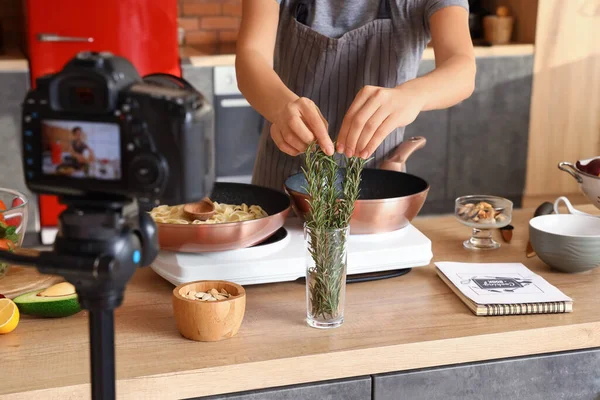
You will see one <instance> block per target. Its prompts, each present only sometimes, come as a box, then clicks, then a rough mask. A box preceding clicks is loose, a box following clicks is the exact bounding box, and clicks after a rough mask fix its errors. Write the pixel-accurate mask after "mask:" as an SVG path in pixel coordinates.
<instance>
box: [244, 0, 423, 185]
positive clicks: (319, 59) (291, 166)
mask: <svg viewBox="0 0 600 400" xmlns="http://www.w3.org/2000/svg"><path fill="white" fill-rule="evenodd" d="M300 2H302V5H303V6H306V4H309V3H310V2H306V1H302V0H300ZM392 6H393V7H397V5H396V2H395V1H393V2H391V3H390V1H389V0H381V6H380V12H379V17H378V18H377V19H376V20H374V21H371V22H370V23H368V24H366V25H363V26H361V27H359V28H357V29H354V30H352V31H349V32H347V33H345V34H344V35H343V36H341V37H340V38H337V39H336V38H330V37H328V36H325V35H322V34H320V33H319V32H316V31H314V30H312V29H311V28H310V27H308V26H306V25H304V24H303V23H302V15H306V10H305V9H304V10H302V7H300V6H299V1H298V0H296V1H294V0H283V1H282V2H281V9H280V16H279V27H278V32H277V45H276V47H275V60H274V69H275V72H276V73H277V74H278V75H279V77H280V78H281V80H282V81H283V83H284V84H285V85H286V86H287V87H288V88H289V89H290V90H292V91H293V92H294V93H296V94H297V95H298V96H300V97H307V98H309V99H311V100H312V101H314V102H315V104H316V105H317V106H318V107H319V109H320V110H321V113H322V114H323V116H324V117H325V119H326V120H327V122H328V123H329V135H330V136H331V138H332V139H333V140H335V139H336V137H337V135H338V132H339V130H340V127H341V125H342V120H343V118H344V115H345V113H346V111H347V110H348V108H349V107H350V104H351V103H352V101H353V100H354V98H355V96H356V94H357V93H358V92H359V90H360V89H362V88H363V87H364V86H366V85H373V86H380V87H395V86H397V85H398V84H400V83H403V82H405V81H406V80H408V78H409V76H408V75H412V73H410V72H409V73H408V74H407V73H406V71H402V62H401V61H402V60H401V59H400V57H399V55H398V54H399V53H400V51H399V49H398V46H397V45H395V44H396V42H398V41H399V36H398V33H399V32H398V30H397V29H396V28H395V26H394V25H395V24H394V21H393V20H394V15H395V14H396V13H395V12H394V11H395V10H392V9H391V8H390V7H392ZM299 19H300V21H299ZM400 40H401V39H400ZM414 74H416V71H414ZM270 128H271V124H270V123H269V122H268V121H265V124H264V126H263V130H262V133H261V138H260V142H259V147H258V154H257V157H256V162H255V165H254V172H253V176H252V183H253V184H255V185H259V186H265V187H269V188H273V189H276V190H280V191H281V190H283V185H284V182H285V180H286V179H287V177H288V176H290V175H292V174H295V173H297V172H298V171H300V168H301V166H302V165H303V164H302V163H303V156H302V155H300V156H297V157H292V156H289V155H287V154H285V153H283V152H281V151H280V150H279V149H278V148H277V146H276V145H275V142H274V141H273V139H272V138H271V135H270ZM403 136H404V128H398V129H396V130H395V131H394V132H392V133H391V134H390V135H389V136H388V137H387V138H386V139H385V140H384V141H383V143H382V144H381V145H380V146H379V148H378V149H377V151H376V152H375V154H374V155H373V156H374V159H373V160H372V161H371V163H370V165H369V167H373V166H374V165H376V164H378V163H379V162H381V161H382V160H383V159H384V158H386V157H387V156H388V154H389V153H390V152H391V151H392V150H393V149H394V148H395V147H396V146H397V145H398V144H399V143H400V142H401V141H402V138H403Z"/></svg>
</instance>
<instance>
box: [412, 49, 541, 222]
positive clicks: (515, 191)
mask: <svg viewBox="0 0 600 400" xmlns="http://www.w3.org/2000/svg"><path fill="white" fill-rule="evenodd" d="M433 68H434V61H432V60H425V61H423V62H422V64H421V67H420V68H419V75H423V74H425V73H427V72H429V71H431V70H432V69H433ZM532 80H533V56H532V55H525V56H521V55H520V56H511V57H489V58H478V59H477V77H476V82H475V91H474V93H473V95H472V96H471V97H470V98H469V99H467V100H465V101H463V102H462V103H460V104H457V105H456V106H454V107H451V108H449V109H447V110H441V111H428V112H423V113H421V114H420V115H419V116H418V117H417V119H416V120H415V122H413V123H412V124H411V125H409V126H408V127H407V128H406V132H405V137H410V136H425V137H426V138H427V145H426V146H425V147H424V148H423V149H421V150H418V151H417V152H415V154H414V155H412V156H411V157H410V158H409V160H408V162H407V171H408V172H409V173H412V174H415V175H417V176H420V177H422V178H424V179H425V180H426V181H428V182H429V184H430V185H431V190H430V192H429V195H428V198H427V201H426V202H425V205H424V206H423V212H422V213H423V214H429V213H451V212H453V209H454V199H456V198H457V197H459V196H463V195H468V194H492V195H497V196H502V197H507V198H509V199H511V200H512V201H513V202H514V204H515V207H520V205H521V197H522V195H523V191H524V188H525V175H526V167H527V143H528V136H529V112H530V110H529V108H530V103H531V85H532Z"/></svg>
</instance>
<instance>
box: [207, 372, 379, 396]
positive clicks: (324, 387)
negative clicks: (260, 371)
mask: <svg viewBox="0 0 600 400" xmlns="http://www.w3.org/2000/svg"><path fill="white" fill-rule="evenodd" d="M200 399H202V400H370V399H371V377H370V376H368V377H363V378H355V379H345V380H338V381H330V382H320V383H313V384H307V385H296V386H287V387H281V388H276V389H267V390H256V391H251V392H242V393H234V394H228V395H219V396H209V397H200V398H198V400H200Z"/></svg>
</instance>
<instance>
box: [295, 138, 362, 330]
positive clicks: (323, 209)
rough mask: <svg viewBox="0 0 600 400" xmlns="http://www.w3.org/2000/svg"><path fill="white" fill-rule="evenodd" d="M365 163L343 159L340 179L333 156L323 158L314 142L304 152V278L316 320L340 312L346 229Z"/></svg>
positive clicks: (322, 153) (328, 317) (332, 316)
mask: <svg viewBox="0 0 600 400" xmlns="http://www.w3.org/2000/svg"><path fill="white" fill-rule="evenodd" d="M367 161H368V160H363V159H361V158H358V157H351V158H349V159H346V169H345V172H344V173H343V180H342V183H341V185H339V184H338V185H336V181H339V178H340V177H342V174H341V173H340V171H341V170H340V168H339V166H338V164H337V162H336V160H335V159H334V158H333V156H328V155H326V154H325V153H324V152H323V151H322V150H321V149H320V148H319V147H318V146H317V145H316V143H313V144H311V145H310V146H309V147H308V149H307V150H306V153H305V164H306V168H303V169H302V172H303V173H304V176H305V178H306V188H305V190H306V191H307V193H308V195H309V200H308V201H309V204H310V211H309V213H308V214H307V217H306V225H307V228H308V235H309V240H310V243H309V246H308V248H309V252H310V255H311V257H312V259H313V261H314V266H312V267H310V268H309V270H308V276H307V285H308V291H309V294H310V307H311V313H312V315H313V316H314V317H316V318H322V319H335V318H337V316H338V312H339V311H340V307H339V306H340V301H341V300H343V299H341V296H342V295H343V293H342V288H343V285H345V279H346V276H345V262H346V260H345V250H346V233H347V230H345V229H346V228H347V227H348V226H349V225H350V217H351V216H352V213H353V211H354V203H355V202H356V200H357V199H358V196H359V185H360V175H361V172H362V170H363V168H364V166H365V164H366V163H367Z"/></svg>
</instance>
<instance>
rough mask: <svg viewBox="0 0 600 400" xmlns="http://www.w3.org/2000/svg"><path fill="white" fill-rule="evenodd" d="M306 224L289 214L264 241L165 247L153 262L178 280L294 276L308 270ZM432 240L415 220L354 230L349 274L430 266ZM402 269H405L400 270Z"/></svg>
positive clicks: (253, 280) (257, 281)
mask: <svg viewBox="0 0 600 400" xmlns="http://www.w3.org/2000/svg"><path fill="white" fill-rule="evenodd" d="M305 252H306V250H305V241H304V231H303V224H302V221H301V220H300V219H299V218H289V219H288V220H287V221H286V223H285V225H284V226H283V228H282V229H280V230H278V231H277V232H276V233H275V234H274V235H273V236H271V237H270V238H269V239H267V240H266V241H265V242H263V243H261V244H259V245H256V246H253V247H248V248H245V249H237V250H231V251H224V252H214V253H202V254H190V253H177V252H168V251H161V252H160V253H159V255H158V257H157V258H156V260H155V261H154V262H153V263H152V265H151V267H152V269H153V270H154V271H156V272H157V273H158V274H159V275H160V276H162V277H163V278H164V279H166V280H167V281H169V282H171V283H172V284H174V285H180V284H182V283H187V282H192V281H196V280H218V279H222V280H227V281H231V282H235V283H237V284H240V285H253V284H260V283H270V282H283V281H294V280H296V279H298V278H302V277H304V276H305V274H306V263H305V256H306V253H305ZM432 256H433V254H432V250H431V241H430V240H429V239H428V238H427V237H426V236H425V235H424V234H423V233H421V232H420V231H419V230H418V229H417V228H415V227H414V226H413V225H410V224H409V225H407V226H405V227H404V228H402V229H399V230H397V231H393V232H386V233H379V234H374V235H350V237H349V239H348V275H349V279H352V278H354V279H356V277H353V276H352V275H356V274H373V273H379V272H385V274H384V275H381V276H382V277H387V276H390V275H392V276H394V275H400V274H403V273H405V272H407V271H408V270H407V269H409V268H415V267H421V266H426V265H429V263H430V261H431V258H432ZM398 270H401V271H398Z"/></svg>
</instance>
